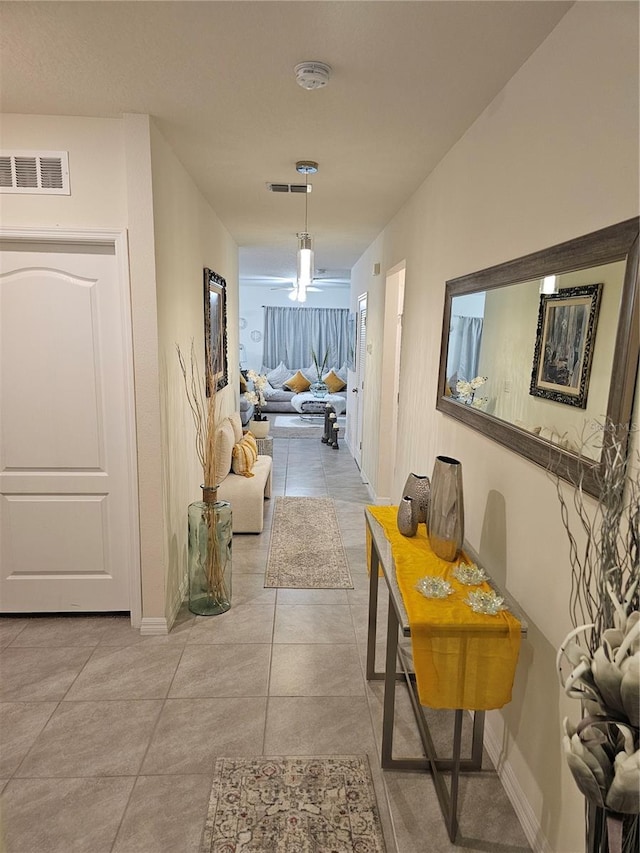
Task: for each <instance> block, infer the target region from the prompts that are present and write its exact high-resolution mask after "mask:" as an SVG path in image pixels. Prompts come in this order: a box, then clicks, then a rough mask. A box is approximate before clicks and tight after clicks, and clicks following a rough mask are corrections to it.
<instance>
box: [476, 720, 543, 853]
mask: <svg viewBox="0 0 640 853" xmlns="http://www.w3.org/2000/svg"><path fill="white" fill-rule="evenodd" d="M484 746H485V749H486V750H487V754H488V755H489V758H490V759H491V762H492V764H493V766H494V767H495V770H496V773H497V774H498V778H499V779H500V782H501V783H502V787H503V788H504V791H505V793H506V795H507V797H508V798H509V801H510V803H511V805H512V806H513V810H514V811H515V813H516V816H517V818H518V820H519V821H520V826H521V827H522V830H523V832H524V834H525V835H526V837H527V841H528V842H529V844H530V845H531V849H532V850H533V851H534V853H553V850H552V849H551V846H550V844H549V842H548V841H547V839H546V837H545V835H544V833H543V831H542V827H541V826H540V823H539V822H538V818H537V817H536V815H535V812H534V811H533V809H532V808H531V804H530V803H529V800H528V799H527V798H526V796H525V794H524V791H523V790H522V788H521V787H520V783H519V782H518V779H517V777H516V774H515V773H514V771H513V768H512V766H511V764H510V763H509V762H508V761H507V760H506V759H504V758H503V757H502V744H501V741H500V739H499V738H498V736H497V735H496V733H495V732H494V730H493V729H492V728H491V726H490V725H489V720H488V719H487V721H486V725H485V729H484Z"/></svg>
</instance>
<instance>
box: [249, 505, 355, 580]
mask: <svg viewBox="0 0 640 853" xmlns="http://www.w3.org/2000/svg"><path fill="white" fill-rule="evenodd" d="M264 585H265V587H279V588H282V589H353V581H352V580H351V574H350V572H349V566H348V563H347V557H346V554H345V552H344V545H343V544H342V539H341V537H340V530H339V528H338V517H337V515H336V510H335V507H334V504H333V501H332V500H331V498H298V497H278V498H276V499H275V507H274V510H273V522H272V526H271V539H270V541H269V556H268V557H267V571H266V576H265V581H264Z"/></svg>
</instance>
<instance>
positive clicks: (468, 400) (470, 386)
mask: <svg viewBox="0 0 640 853" xmlns="http://www.w3.org/2000/svg"><path fill="white" fill-rule="evenodd" d="M486 381H487V377H486V376H476V377H474V378H473V379H471V380H470V381H468V380H466V379H459V380H458V381H457V382H456V399H457V400H459V401H460V402H461V403H464V404H465V405H467V406H474V408H476V409H481V408H482V407H483V406H485V405H486V403H487V397H476V391H477V390H478V388H480V387H481V386H482V385H484V383H485V382H486Z"/></svg>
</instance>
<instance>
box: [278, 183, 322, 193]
mask: <svg viewBox="0 0 640 853" xmlns="http://www.w3.org/2000/svg"><path fill="white" fill-rule="evenodd" d="M267 189H268V190H269V192H270V193H310V192H311V189H312V185H311V184H271V183H269V184H267Z"/></svg>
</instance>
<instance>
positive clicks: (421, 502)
mask: <svg viewBox="0 0 640 853" xmlns="http://www.w3.org/2000/svg"><path fill="white" fill-rule="evenodd" d="M402 494H403V496H405V497H408V498H411V500H412V501H413V511H414V515H415V517H416V522H417V523H418V524H420V523H421V522H424V524H426V523H427V521H428V519H429V503H430V501H431V482H430V480H429V478H428V477H427V475H426V474H413V473H412V474H409V476H408V477H407V482H406V483H405V484H404V490H403V492H402ZM411 535H412V536H413V533H412V534H411Z"/></svg>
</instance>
